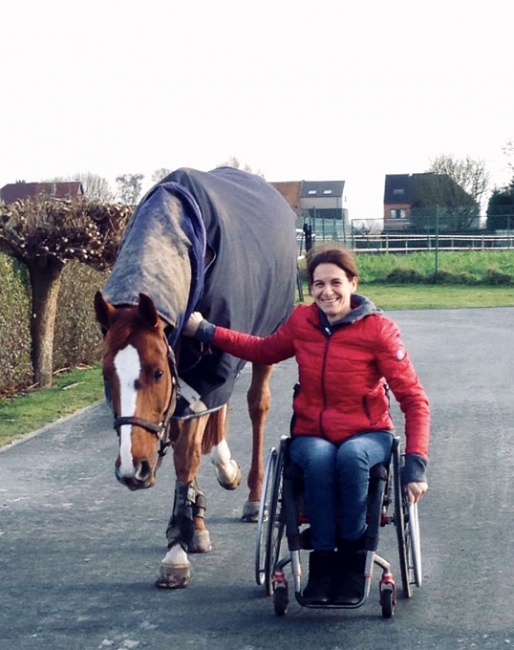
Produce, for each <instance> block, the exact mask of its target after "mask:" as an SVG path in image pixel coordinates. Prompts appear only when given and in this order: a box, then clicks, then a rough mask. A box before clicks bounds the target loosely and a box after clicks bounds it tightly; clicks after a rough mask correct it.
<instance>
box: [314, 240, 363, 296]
mask: <svg viewBox="0 0 514 650" xmlns="http://www.w3.org/2000/svg"><path fill="white" fill-rule="evenodd" d="M306 258H307V279H308V282H309V287H310V286H312V283H313V282H314V271H315V269H316V267H318V266H319V265H320V264H335V265H336V266H338V267H339V268H340V269H343V271H344V272H345V273H346V275H347V276H348V279H349V280H353V278H358V277H359V271H358V269H357V264H356V262H355V257H354V255H353V253H352V251H351V250H348V248H346V247H345V246H343V245H342V244H337V242H333V241H331V242H326V243H324V244H320V245H318V246H316V247H315V248H311V249H310V251H308V253H307V255H306Z"/></svg>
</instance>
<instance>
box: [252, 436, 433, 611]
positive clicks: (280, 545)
mask: <svg viewBox="0 0 514 650" xmlns="http://www.w3.org/2000/svg"><path fill="white" fill-rule="evenodd" d="M290 441H291V438H289V437H287V436H283V437H282V438H281V440H280V446H279V448H278V449H276V448H275V447H272V448H271V449H270V451H269V454H268V459H267V463H266V470H265V476H264V483H263V490H262V495H261V501H260V508H259V518H258V527H257V540H256V548H255V580H256V582H257V584H258V585H264V587H265V591H266V594H267V595H268V596H273V605H274V609H275V614H276V615H277V616H283V615H284V614H285V613H286V612H287V609H288V605H289V583H288V581H287V578H286V576H285V572H284V569H285V567H286V566H287V565H289V564H290V565H291V570H292V576H293V579H292V581H293V587H294V594H295V598H296V601H297V602H298V603H299V604H300V605H301V606H302V607H309V608H317V609H356V608H357V607H361V606H362V605H363V604H364V602H365V601H366V600H367V598H368V597H369V593H370V589H371V584H372V579H373V568H374V565H377V566H378V567H379V568H380V569H381V570H382V575H381V578H380V581H379V590H380V606H381V610H382V616H383V617H384V618H391V617H392V616H393V614H394V608H395V605H396V603H397V589H396V584H395V581H394V578H393V575H392V572H391V565H390V563H389V562H388V561H387V560H385V559H384V558H383V557H381V556H380V555H378V553H377V552H376V550H377V547H378V540H379V533H380V528H382V527H384V526H386V525H388V524H391V523H393V524H394V526H395V528H396V538H397V543H398V556H399V566H400V573H401V583H402V592H403V597H404V598H410V597H411V596H412V587H413V585H415V586H417V587H420V586H421V583H422V566H421V543H420V532H419V519H418V508H417V504H414V505H411V504H409V503H408V499H407V495H406V491H405V489H404V488H403V486H402V485H401V468H402V465H403V461H404V456H403V454H402V453H401V451H400V438H399V437H394V438H393V447H392V453H391V458H390V461H389V464H388V466H384V465H376V466H375V467H373V468H372V470H371V473H370V488H369V491H368V512H367V521H368V526H367V531H366V535H365V549H366V563H365V589H364V594H363V597H362V598H361V600H360V601H359V602H358V603H355V604H353V603H352V604H338V605H335V604H323V605H313V604H310V603H306V602H304V600H303V597H302V589H301V578H302V568H301V562H300V551H301V550H307V548H308V547H307V546H305V545H304V543H303V540H304V539H305V535H306V531H307V529H306V528H305V527H306V526H308V525H309V521H308V518H306V517H305V516H304V515H302V513H301V504H299V502H298V501H299V494H300V492H301V490H300V488H299V485H301V481H302V479H301V472H300V475H299V474H298V473H296V475H295V472H294V469H291V468H292V467H293V468H294V466H293V464H289V465H288V464H287V460H286V459H287V448H288V445H289V443H290ZM391 510H392V513H391ZM302 533H303V536H302Z"/></svg>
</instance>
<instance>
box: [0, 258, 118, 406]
mask: <svg viewBox="0 0 514 650" xmlns="http://www.w3.org/2000/svg"><path fill="white" fill-rule="evenodd" d="M0 278H1V282H0V350H1V351H2V352H1V358H2V363H1V364H0V393H10V392H14V391H16V390H19V389H21V388H26V387H27V386H30V384H31V383H32V377H33V374H32V363H31V358H30V350H31V341H30V309H31V298H30V288H29V286H28V277H27V273H26V271H25V269H24V268H23V267H20V266H19V265H18V264H17V263H16V262H15V261H14V260H13V259H12V258H10V257H7V256H6V255H3V254H0ZM105 278H106V275H105V274H104V273H100V272H98V271H94V270H93V269H91V268H90V267H88V266H86V265H84V264H80V263H79V262H70V263H69V264H67V265H66V266H65V267H64V271H63V275H62V282H61V289H60V292H59V300H58V307H57V318H56V323H55V335H54V359H53V367H54V370H59V369H61V368H67V367H72V366H78V365H80V364H90V363H92V362H94V361H99V359H100V350H101V336H100V332H99V329H98V325H97V324H96V322H95V316H94V311H93V296H94V294H95V292H96V291H97V290H98V289H99V288H101V287H102V285H103V284H104V282H105Z"/></svg>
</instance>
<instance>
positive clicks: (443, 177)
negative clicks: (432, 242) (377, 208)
mask: <svg viewBox="0 0 514 650" xmlns="http://www.w3.org/2000/svg"><path fill="white" fill-rule="evenodd" d="M436 206H438V209H440V214H441V223H440V225H441V229H443V230H463V229H469V228H473V227H477V223H478V218H479V217H478V204H477V203H476V201H475V200H474V199H473V197H471V195H469V194H468V193H467V192H466V191H465V190H464V189H463V188H462V187H461V186H460V185H458V184H457V183H456V182H455V181H454V180H453V179H452V178H450V176H448V174H437V173H435V172H425V173H421V174H388V175H386V177H385V188H384V231H386V232H399V231H407V230H415V231H419V230H427V229H432V228H434V223H432V222H433V221H434V219H435V212H436V209H437V208H436Z"/></svg>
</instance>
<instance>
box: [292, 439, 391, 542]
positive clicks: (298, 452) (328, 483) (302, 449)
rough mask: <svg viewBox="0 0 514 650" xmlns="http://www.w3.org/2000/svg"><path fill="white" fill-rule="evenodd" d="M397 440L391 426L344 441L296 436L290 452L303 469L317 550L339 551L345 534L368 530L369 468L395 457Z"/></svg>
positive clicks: (350, 538) (347, 537)
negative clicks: (393, 450) (337, 441)
mask: <svg viewBox="0 0 514 650" xmlns="http://www.w3.org/2000/svg"><path fill="white" fill-rule="evenodd" d="M392 444H393V437H392V435H391V434H390V433H389V432H388V431H371V432H368V433H360V434H357V435H355V436H353V437H352V438H349V439H347V440H345V441H344V442H343V443H340V444H334V443H332V442H329V441H328V440H325V439H324V438H317V437H314V436H296V437H294V438H293V440H292V441H291V445H290V447H289V456H290V459H291V460H292V461H293V462H294V463H295V464H296V465H299V467H301V469H302V470H303V476H304V483H305V505H306V506H307V512H308V515H309V520H310V524H311V543H312V547H313V548H314V549H315V550H317V551H333V550H334V549H335V548H336V546H337V545H338V541H339V540H345V541H357V540H359V539H360V538H361V537H362V536H363V534H364V532H365V530H366V505H367V495H368V485H369V470H370V469H371V468H372V467H373V465H376V464H377V463H387V462H388V461H389V459H390V457H391V449H392Z"/></svg>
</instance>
